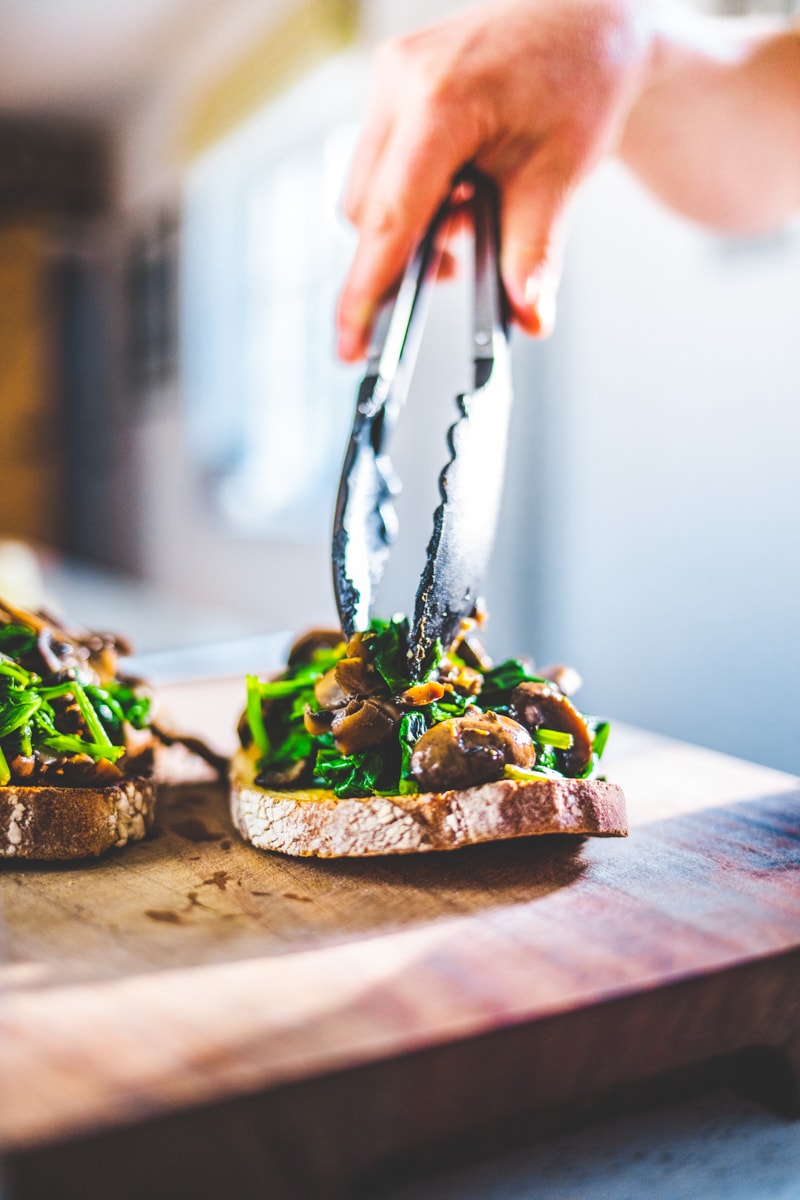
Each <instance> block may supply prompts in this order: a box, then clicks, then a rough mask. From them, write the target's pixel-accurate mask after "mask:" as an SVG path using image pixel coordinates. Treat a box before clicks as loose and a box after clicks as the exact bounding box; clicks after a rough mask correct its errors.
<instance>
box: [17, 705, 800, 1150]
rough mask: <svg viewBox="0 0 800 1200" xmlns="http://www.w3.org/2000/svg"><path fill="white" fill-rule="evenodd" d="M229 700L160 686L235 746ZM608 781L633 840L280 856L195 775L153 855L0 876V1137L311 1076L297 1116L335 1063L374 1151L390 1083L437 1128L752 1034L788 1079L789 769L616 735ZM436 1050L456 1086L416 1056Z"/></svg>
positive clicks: (794, 821)
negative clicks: (244, 829) (263, 846)
mask: <svg viewBox="0 0 800 1200" xmlns="http://www.w3.org/2000/svg"><path fill="white" fill-rule="evenodd" d="M242 694H243V693H242V687H241V684H239V683H238V682H237V683H236V685H235V686H228V685H223V684H215V685H211V684H209V685H204V686H203V687H201V688H192V689H187V690H184V691H181V690H175V691H173V693H172V694H171V695H170V697H169V701H170V703H171V705H172V706H173V709H174V711H175V714H176V719H180V720H181V721H182V722H183V723H184V724H188V725H191V726H193V727H194V728H195V729H197V730H198V731H200V732H204V733H206V734H211V736H212V739H213V737H214V735H215V732H216V741H217V745H218V746H219V748H222V749H224V748H226V747H225V742H226V738H229V730H230V729H231V728H232V725H233V715H234V713H235V710H236V708H237V707H238V704H239V702H240V700H241V696H242ZM607 769H608V773H609V777H610V778H613V779H614V780H615V781H616V782H619V783H620V784H621V785H622V786H623V787H624V789H625V792H626V795H627V799H628V807H629V817H630V824H631V835H630V837H629V838H628V839H627V840H622V841H619V840H615V839H614V840H604V839H603V840H600V839H597V840H594V839H570V838H567V837H548V838H541V839H521V840H519V841H515V842H509V843H500V844H492V845H484V846H476V847H471V848H468V849H465V850H460V851H457V852H454V853H450V854H436V853H434V854H428V855H424V856H420V857H415V856H411V857H402V858H395V859H367V860H335V861H318V860H305V859H291V858H286V857H283V856H281V855H276V854H269V853H262V852H260V851H257V850H255V849H253V848H252V847H250V846H247V845H245V844H243V843H242V842H241V840H240V839H239V838H238V836H237V835H236V833H235V831H234V830H233V828H232V825H231V822H230V818H229V815H228V811H227V804H226V797H225V793H224V790H223V789H222V788H220V787H219V786H215V785H213V784H209V783H204V782H201V781H199V780H198V781H195V782H190V783H184V784H180V785H175V786H171V787H168V788H166V789H165V790H164V792H163V795H162V798H161V801H160V810H159V814H158V817H157V825H156V832H155V836H154V837H153V838H152V839H150V840H148V841H146V842H143V843H139V844H136V845H132V846H130V847H127V848H125V849H124V850H121V851H119V852H114V853H113V854H111V855H110V856H108V857H106V858H104V859H101V860H99V861H93V862H91V863H88V864H80V865H46V866H37V865H33V864H31V865H27V866H23V865H14V864H4V865H3V867H2V871H0V894H1V895H2V905H3V916H4V930H3V962H2V966H1V967H0V974H1V976H2V986H3V996H2V1008H0V1138H2V1142H3V1145H4V1146H5V1147H6V1148H7V1149H9V1150H11V1151H24V1150H27V1149H30V1148H32V1147H37V1146H44V1145H53V1144H56V1143H64V1142H66V1141H68V1140H69V1139H73V1138H79V1137H85V1136H87V1135H88V1134H90V1133H91V1134H96V1133H97V1131H98V1130H103V1129H108V1130H111V1129H113V1128H115V1127H120V1128H122V1127H126V1126H133V1125H135V1124H136V1123H140V1122H144V1121H152V1120H153V1119H155V1118H157V1117H164V1116H166V1115H169V1114H184V1113H191V1111H194V1110H196V1111H197V1112H198V1114H199V1113H200V1112H201V1111H202V1109H201V1107H199V1106H209V1105H216V1104H219V1103H220V1102H223V1101H229V1102H233V1103H241V1102H243V1098H246V1097H249V1096H252V1097H262V1098H263V1097H264V1096H268V1095H269V1094H271V1093H275V1094H277V1093H278V1091H280V1090H281V1089H283V1091H282V1092H281V1094H282V1095H287V1096H288V1095H289V1093H288V1092H287V1091H286V1089H287V1088H288V1089H290V1091H291V1089H297V1088H300V1089H302V1088H303V1087H304V1086H307V1087H312V1086H316V1088H317V1091H316V1092H313V1093H312V1092H311V1091H309V1092H308V1093H307V1095H306V1099H305V1101H302V1102H301V1100H298V1101H297V1104H296V1105H295V1107H294V1108H293V1107H292V1104H291V1103H290V1102H289V1100H287V1101H286V1102H285V1104H283V1106H282V1110H281V1111H282V1114H283V1116H282V1120H283V1121H284V1123H286V1122H288V1121H289V1116H288V1115H287V1114H291V1113H292V1112H295V1113H298V1114H299V1113H300V1112H301V1111H303V1103H305V1104H306V1105H307V1106H308V1107H309V1110H311V1109H313V1105H314V1104H315V1103H317V1100H314V1099H313V1096H317V1097H319V1095H321V1094H322V1092H321V1091H320V1089H321V1088H323V1085H324V1086H327V1084H325V1081H326V1080H332V1079H334V1078H335V1077H337V1073H338V1074H341V1073H342V1072H349V1073H350V1077H351V1078H356V1077H359V1078H362V1077H363V1080H364V1088H365V1089H366V1091H364V1094H363V1095H361V1096H360V1101H359V1102H360V1103H361V1104H362V1107H364V1106H365V1105H366V1108H367V1109H369V1118H368V1119H369V1120H371V1121H372V1123H373V1124H374V1125H375V1129H374V1131H373V1135H372V1136H373V1145H374V1147H375V1149H376V1152H377V1149H378V1148H380V1150H381V1152H386V1153H388V1152H391V1151H393V1150H397V1149H398V1148H400V1145H401V1143H402V1138H401V1134H400V1128H401V1125H402V1123H400V1124H397V1123H395V1124H392V1121H391V1120H390V1116H389V1114H388V1111H387V1114H386V1116H385V1119H384V1120H380V1119H379V1118H380V1112H379V1109H380V1105H378V1106H377V1108H376V1105H375V1103H372V1104H371V1105H370V1103H368V1101H369V1098H370V1096H372V1097H373V1098H374V1097H375V1096H377V1095H378V1094H381V1085H382V1082H383V1083H384V1084H385V1083H386V1081H388V1080H389V1079H392V1080H393V1084H392V1087H393V1089H394V1091H393V1094H394V1093H396V1094H397V1095H403V1096H404V1097H405V1104H406V1111H407V1112H412V1111H414V1106H415V1105H416V1111H418V1112H419V1113H424V1112H430V1111H432V1106H433V1107H435V1108H436V1110H437V1121H436V1122H434V1124H435V1125H436V1128H437V1130H438V1131H439V1132H442V1131H444V1132H446V1133H454V1132H458V1129H459V1123H460V1122H461V1123H462V1124H463V1122H464V1121H465V1120H466V1115H465V1113H466V1111H469V1113H471V1115H472V1117H473V1118H475V1117H477V1116H479V1115H480V1113H481V1112H482V1111H483V1108H486V1109H487V1111H488V1109H489V1108H491V1110H492V1113H493V1114H494V1115H497V1114H498V1113H500V1115H502V1113H503V1112H507V1113H513V1111H514V1108H515V1105H518V1104H522V1103H523V1101H524V1102H525V1103H527V1102H528V1101H529V1099H530V1091H531V1087H535V1088H536V1089H538V1092H537V1095H538V1099H539V1101H540V1102H547V1101H548V1100H549V1099H552V1102H553V1103H556V1102H559V1103H560V1102H562V1101H564V1100H569V1099H571V1098H572V1099H574V1098H576V1097H579V1096H580V1095H581V1094H582V1093H584V1092H586V1093H589V1092H591V1091H592V1090H593V1089H596V1088H597V1087H600V1086H606V1085H607V1084H614V1083H624V1082H628V1081H630V1080H633V1079H635V1078H636V1077H646V1076H647V1075H648V1074H652V1073H653V1072H656V1071H663V1070H669V1069H671V1068H674V1067H678V1066H684V1065H687V1064H691V1063H692V1062H696V1061H700V1060H702V1059H703V1058H704V1057H711V1056H714V1055H722V1054H729V1053H737V1052H741V1051H745V1050H747V1049H748V1048H764V1049H766V1050H769V1051H772V1052H774V1053H775V1054H776V1056H779V1057H780V1059H781V1061H782V1063H783V1064H784V1067H785V1069H786V1070H788V1071H789V1072H793V1074H794V1079H795V1080H796V1079H797V1077H798V1075H800V1014H799V1013H798V1007H797V1002H796V999H794V995H795V990H796V978H797V971H798V964H799V963H800V958H798V945H799V944H800V887H798V880H799V878H800V840H799V838H798V834H799V833H800V787H799V783H798V780H797V779H795V778H793V777H790V776H787V775H784V774H781V773H779V772H775V771H771V770H768V769H766V768H763V767H758V766H754V765H752V764H748V763H745V762H741V761H738V760H735V759H731V758H728V757H725V756H722V755H719V754H715V753H712V752H710V751H707V750H703V749H700V748H697V747H692V746H688V745H685V744H682V743H678V742H674V741H669V740H667V739H664V738H660V737H656V736H654V735H650V734H645V733H641V732H637V731H634V730H630V729H626V728H624V727H620V726H616V727H615V728H614V731H613V734H612V739H611V742H610V745H609V751H608V765H607ZM792 980H794V983H793V982H792ZM620 1021H624V1030H625V1036H624V1038H621V1037H620V1026H619V1022H620ZM615 1022H617V1024H615ZM545 1034H546V1035H547V1036H546V1037H545ZM537 1039H538V1041H537ZM437 1048H438V1051H440V1052H441V1053H440V1055H439V1058H437V1059H436V1063H437V1064H438V1065H437V1066H436V1068H435V1070H436V1072H437V1073H441V1071H442V1069H443V1066H442V1064H443V1063H446V1064H449V1065H448V1066H447V1071H448V1080H449V1081H450V1083H451V1084H452V1082H453V1081H455V1080H457V1081H458V1087H457V1088H456V1089H455V1091H454V1090H453V1088H452V1086H446V1087H443V1086H442V1081H441V1079H440V1078H439V1076H438V1074H437V1077H436V1079H433V1078H431V1077H430V1076H429V1075H426V1070H428V1069H433V1068H425V1069H423V1067H421V1066H420V1064H424V1063H425V1062H428V1061H430V1062H433V1059H430V1060H428V1059H426V1058H425V1055H426V1054H428V1053H432V1052H433V1051H434V1050H437ZM529 1055H530V1056H531V1057H527V1056H529ZM354 1072H355V1073H356V1074H355V1075H354V1074H353V1073H354ZM358 1072H363V1076H358ZM415 1072H416V1074H415ZM403 1080H405V1083H403V1082H402V1081H403ZM437 1080H438V1082H437ZM492 1080H493V1081H494V1084H492V1082H491V1081H492ZM412 1081H413V1086H412ZM414 1088H417V1089H422V1091H421V1093H420V1094H418V1095H416V1096H415V1095H414V1094H413V1092H414ZM376 1089H378V1090H377V1091H376ZM397 1089H399V1091H398V1090H397ZM404 1089H405V1090H404ZM362 1090H363V1089H362ZM292 1094H294V1093H292ZM301 1094H302V1093H301ZM333 1094H334V1093H333V1092H330V1095H331V1096H333ZM482 1096H483V1098H482ZM526 1097H527V1099H525V1098H526ZM337 1103H338V1102H337ZM382 1103H383V1104H384V1106H386V1105H389V1108H391V1104H390V1103H389V1101H388V1100H387V1099H386V1098H384V1100H383V1101H382ZM482 1106H483V1107H482ZM458 1114H461V1116H460V1117H459V1115H458ZM272 1119H273V1120H274V1114H273V1118H272ZM299 1119H300V1118H299V1117H298V1120H299ZM420 1119H422V1118H420ZM199 1120H200V1117H199V1116H198V1121H199ZM328 1120H329V1121H330V1122H332V1123H333V1124H332V1125H331V1128H333V1125H335V1122H336V1117H335V1114H334V1111H333V1109H331V1111H330V1112H329V1113H328ZM365 1120H367V1118H366V1117H365ZM199 1127H200V1126H199V1125H198V1128H199ZM404 1128H405V1129H406V1133H405V1134H403V1135H402V1136H407V1137H410V1136H411V1134H410V1133H409V1132H408V1121H406V1126H404ZM431 1128H433V1126H432V1125H431V1124H430V1121H429V1124H428V1129H429V1130H430V1129H431ZM392 1129H394V1131H395V1133H394V1136H393V1135H392V1133H391V1130H392ZM296 1132H297V1131H295V1133H296ZM283 1136H285V1137H290V1132H287V1129H286V1128H284V1129H283ZM414 1136H419V1130H418V1131H417V1134H415V1135H414ZM345 1141H346V1139H345ZM342 1152H343V1151H342ZM353 1152H354V1153H355V1151H353ZM360 1153H361V1154H362V1155H364V1154H366V1153H367V1151H366V1150H365V1148H364V1147H363V1146H362V1147H361V1150H360Z"/></svg>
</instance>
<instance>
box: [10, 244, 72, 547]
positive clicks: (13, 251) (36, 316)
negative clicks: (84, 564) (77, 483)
mask: <svg viewBox="0 0 800 1200" xmlns="http://www.w3.org/2000/svg"><path fill="white" fill-rule="evenodd" d="M48 277H49V272H48V238H47V232H46V228H45V227H44V226H43V225H34V224H22V223H20V224H12V225H8V226H5V227H3V228H0V413H2V436H0V535H4V536H5V535H13V536H15V537H22V538H28V539H32V540H35V541H39V542H45V543H50V544H55V545H57V544H59V543H60V542H61V540H62V534H63V529H62V518H63V511H64V465H65V464H64V454H63V444H64V437H63V427H62V420H61V415H60V411H59V408H60V406H59V402H58V394H57V388H56V386H55V380H54V364H53V359H54V353H55V344H56V334H55V328H54V325H55V314H54V312H53V307H52V303H51V297H50V296H49V294H48Z"/></svg>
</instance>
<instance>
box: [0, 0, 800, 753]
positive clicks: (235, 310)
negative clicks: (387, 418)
mask: <svg viewBox="0 0 800 1200" xmlns="http://www.w3.org/2000/svg"><path fill="white" fill-rule="evenodd" d="M460 7H462V5H461V4H459V3H454V2H445V0H424V3H423V2H422V0H403V3H400V0H358V2H357V0H257V2H253V0H115V3H114V4H108V3H106V2H105V0H3V4H2V6H1V7H0V412H2V419H3V435H4V436H3V437H2V438H1V439H0V536H2V538H3V539H5V541H4V542H3V544H2V545H0V586H2V587H3V588H6V589H11V590H12V591H14V592H15V594H16V595H17V597H18V598H19V599H21V600H22V601H23V602H26V601H28V602H36V601H38V600H39V599H42V598H43V599H44V600H45V601H46V602H47V603H50V604H54V605H56V606H57V607H59V608H60V609H61V610H62V611H63V612H66V613H67V614H68V615H69V616H71V617H72V618H74V619H75V620H76V621H78V622H81V623H84V624H90V625H95V626H109V625H113V626H116V627H117V628H119V629H121V630H125V631H126V632H128V633H130V634H131V635H132V636H133V638H134V640H135V641H136V643H137V645H138V647H139V649H140V650H142V651H145V652H149V653H150V654H151V655H155V654H157V653H162V654H166V653H167V652H170V653H171V652H173V651H177V652H181V651H183V652H185V653H187V654H191V653H192V652H193V651H192V648H193V647H196V646H198V645H200V646H203V645H205V644H207V643H213V642H223V643H225V645H226V646H228V647H233V646H238V647H239V651H240V652H241V651H242V650H244V657H247V655H248V654H249V655H251V656H252V655H255V653H256V646H257V645H262V643H260V642H259V639H263V638H264V637H265V636H266V637H267V638H268V637H269V635H273V634H275V633H282V632H284V631H290V630H302V629H304V628H305V627H307V626H310V625H312V624H318V623H323V624H328V623H332V622H334V620H335V610H334V605H333V594H332V588H331V583H330V545H329V538H330V524H331V515H332V508H333V499H334V492H335V487H336V481H337V477H338V472H339V468H340V464H341V458H342V454H343V450H344V444H345V439H346V435H347V430H348V426H349V421H350V418H351V410H352V405H353V399H354V389H355V385H356V381H357V377H358V372H357V371H356V372H354V371H353V370H352V369H348V368H344V367H342V366H340V365H338V364H337V363H336V361H335V358H334V354H333V305H334V301H335V297H336V293H337V290H338V288H339V286H340V284H341V281H342V279H343V275H344V271H345V269H346V265H347V262H348V259H349V256H350V254H351V252H352V248H353V239H352V235H351V233H350V231H349V230H348V229H347V227H346V225H345V224H344V222H343V221H342V220H341V218H340V216H339V214H338V200H339V196H340V192H341V187H342V182H343V179H344V177H345V175H346V171H347V164H348V159H349V156H350V154H351V151H352V147H353V144H354V140H355V137H356V134H357V130H358V124H359V120H360V118H361V116H362V113H363V106H364V96H365V84H366V79H367V69H368V61H369V52H370V48H371V47H372V46H373V45H374V43H375V42H376V41H377V40H378V39H380V38H382V37H384V36H386V35H389V34H394V33H397V32H400V31H402V30H405V29H408V28H411V27H414V26H415V25H419V24H422V23H424V22H427V21H430V20H431V19H432V18H434V17H435V16H437V15H442V14H445V13H447V12H452V11H454V10H457V9H458V8H460ZM702 7H704V8H706V9H709V10H710V11H723V10H725V11H737V12H744V11H762V12H766V13H772V14H784V15H785V14H787V13H789V12H792V11H794V7H795V6H794V5H792V4H786V3H784V4H780V3H778V2H774V3H761V4H756V3H751V4H747V3H741V4H730V3H729V4H727V5H722V4H712V3H707V4H704V5H702ZM468 304H469V300H468V297H467V295H466V293H465V289H464V287H463V286H462V285H459V284H448V285H446V286H443V287H442V288H441V289H440V290H439V293H438V294H437V297H436V300H435V303H434V308H433V312H432V316H431V320H430V324H429V329H428V334H427V339H426V342H425V345H424V346H423V350H422V354H421V357H420V363H419V368H418V372H417V377H416V380H415V384H414V387H413V389H412V394H411V396H410V399H409V403H408V407H407V409H406V413H405V415H404V420H403V422H402V423H401V426H400V429H399V430H398V437H397V446H396V454H395V455H394V457H395V458H396V461H397V465H398V467H399V470H400V474H401V476H402V478H403V480H404V482H405V490H404V493H403V496H402V498H401V501H400V516H401V521H402V529H403V533H402V536H401V540H400V544H399V545H398V547H397V551H396V553H395V555H394V558H393V560H392V564H391V567H390V569H389V572H388V573H387V577H386V581H385V586H384V589H383V596H382V603H381V608H382V612H383V614H384V615H386V614H388V613H389V612H391V611H394V610H404V611H408V610H409V609H410V607H411V605H412V604H413V596H414V592H415V589H416V581H417V577H418V575H419V572H420V569H421V566H422V558H423V554H424V547H425V543H426V542H427V538H428V535H429V532H430V523H431V513H432V510H433V507H434V504H435V501H436V475H437V473H438V470H439V468H440V467H441V465H442V464H443V462H444V456H445V449H444V431H445V429H446V426H447V424H448V423H449V421H450V420H452V417H453V414H454V410H453V404H452V401H453V396H454V394H455V392H456V391H457V390H458V389H459V388H461V387H464V386H466V385H467V382H468V377H469V376H468V363H467V359H466V353H467V323H466V322H467V312H468ZM799 313H800V231H799V230H798V228H797V227H794V228H790V229H786V230H782V231H779V232H776V233H775V234H773V235H771V236H769V237H763V238H757V239H752V238H748V239H744V238H742V239H736V238H729V237H719V236H716V235H713V234H710V233H708V232H705V231H702V230H700V229H698V228H696V227H694V226H692V225H689V224H687V223H686V222H684V221H682V220H679V219H678V218H676V217H674V216H672V215H670V214H669V213H668V212H666V211H665V210H664V209H663V208H661V207H660V206H659V205H658V204H656V203H655V202H654V201H653V200H652V199H651V198H649V197H648V196H647V195H646V194H645V193H644V192H643V191H642V190H641V189H640V188H639V187H638V185H637V184H636V183H635V182H634V181H632V180H631V178H630V177H628V176H627V175H626V174H625V173H624V172H623V171H622V170H621V169H620V168H619V167H616V166H613V165H609V166H605V167H603V168H602V169H601V170H600V171H599V172H598V173H597V174H596V175H595V176H594V177H593V178H592V180H591V181H590V182H589V183H588V185H587V186H586V187H585V189H584V191H583V193H582V195H581V196H580V198H579V201H578V204H577V205H576V208H575V212H574V215H573V220H572V238H571V242H570V245H569V252H568V259H567V270H566V276H565V282H564V287H563V292H562V298H561V309H560V320H559V326H558V330H557V333H556V334H555V336H554V337H553V338H552V339H551V340H550V341H549V342H547V343H546V344H535V343H532V342H528V341H525V340H524V339H522V338H515V341H514V356H515V379H516V409H515V416H514V423H515V425H514V429H513V431H512V439H511V453H510V458H509V465H508V474H507V485H506V496H505V503H504V513H503V519H502V522H501V529H500V534H499V538H498V544H497V549H496V554H495V561H494V565H493V569H492V571H491V574H490V577H489V578H488V579H487V581H486V586H485V594H486V601H487V605H488V608H489V611H490V615H491V621H490V624H489V627H488V631H487V642H488V644H489V647H490V649H491V650H492V651H493V653H494V654H495V655H496V656H498V657H499V656H505V655H510V654H513V655H518V654H522V653H524V654H527V655H530V656H532V657H534V658H535V660H536V661H538V662H540V663H544V662H546V661H551V662H552V661H555V660H559V661H565V662H570V663H572V664H574V665H575V666H576V667H577V668H578V669H579V670H580V671H581V673H582V674H583V676H584V678H585V681H586V682H585V688H584V691H583V693H581V697H580V699H581V701H582V706H583V707H584V708H587V709H589V710H595V711H600V712H602V713H604V714H608V715H611V716H613V717H617V718H621V719H624V720H627V721H630V722H632V723H635V724H638V725H642V726H645V727H649V728H652V729H656V730H659V731H662V732H665V733H668V734H672V735H676V736H679V737H682V738H684V739H687V740H689V741H693V742H698V743H702V744H705V745H708V746H712V747H715V748H717V749H720V750H724V751H728V752H730V753H734V754H737V755H740V756H741V757H745V758H751V759H754V760H756V761H760V762H763V763H767V764H769V765H772V766H775V767H780V768H783V769H786V770H791V771H796V772H798V771H800V720H799V719H798V714H799V713H800V636H799V635H798V613H800V470H799V469H798V446H799V445H800V336H798V314H799ZM26 546H27V547H30V546H32V547H33V548H34V550H35V556H34V558H33V559H31V557H30V556H29V555H28V554H27V553H26V550H25V547H26ZM264 644H266V643H264ZM269 645H272V643H271V642H270V643H269ZM262 650H263V645H262ZM270 652H271V651H270ZM227 653H228V652H227V651H226V654H227ZM230 654H231V657H229V658H225V654H223V655H222V658H221V659H220V656H219V654H218V655H217V658H216V659H215V660H214V661H215V665H216V666H219V665H220V662H222V663H223V665H224V664H225V663H227V664H228V665H229V667H230V669H231V670H237V671H238V670H244V669H245V668H250V669H258V667H259V666H260V665H261V664H259V663H258V662H256V661H255V659H254V657H251V658H250V659H249V661H239V660H237V661H235V662H234V659H235V657H236V656H235V655H234V653H233V650H231V651H230ZM242 657H243V656H242V653H239V659H241V658H242ZM212 658H213V655H212V654H211V652H210V651H209V652H207V653H206V654H205V655H202V654H201V655H200V656H199V659H198V657H197V656H196V655H195V660H194V662H195V665H194V667H193V668H192V669H193V670H195V672H198V668H197V662H198V661H199V663H200V668H199V673H202V670H203V664H205V665H206V666H207V665H208V664H209V663H211V661H212ZM174 661H175V662H176V663H179V658H176V659H175V660H174ZM183 662H184V667H183V668H181V667H180V665H178V666H175V667H174V668H173V670H174V671H176V672H178V673H180V670H181V669H184V670H188V669H189V668H188V667H187V665H186V664H187V663H188V662H189V659H188V658H185V659H184V660H183ZM266 665H270V664H266ZM167 673H169V671H168V670H167Z"/></svg>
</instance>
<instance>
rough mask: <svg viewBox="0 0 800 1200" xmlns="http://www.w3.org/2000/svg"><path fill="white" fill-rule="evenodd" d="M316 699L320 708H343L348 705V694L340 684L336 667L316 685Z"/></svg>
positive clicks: (321, 677) (326, 673) (322, 676)
mask: <svg viewBox="0 0 800 1200" xmlns="http://www.w3.org/2000/svg"><path fill="white" fill-rule="evenodd" d="M314 697H315V699H316V701H317V704H318V705H319V707H320V708H341V706H342V705H343V704H346V703H347V699H348V696H347V693H346V692H345V691H344V690H343V688H342V686H341V684H340V683H339V678H338V675H337V672H336V667H331V669H330V671H326V672H325V674H324V675H321V676H320V677H319V679H318V680H317V682H316V683H315V684H314Z"/></svg>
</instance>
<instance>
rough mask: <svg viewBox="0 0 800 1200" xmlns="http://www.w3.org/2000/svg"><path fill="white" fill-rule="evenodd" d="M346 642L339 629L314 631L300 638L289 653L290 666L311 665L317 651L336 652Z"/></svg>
mask: <svg viewBox="0 0 800 1200" xmlns="http://www.w3.org/2000/svg"><path fill="white" fill-rule="evenodd" d="M343 642H344V638H343V637H342V633H341V630H339V629H312V630H310V631H309V632H308V633H304V634H303V636H302V637H300V638H298V639H297V641H296V642H295V643H294V645H293V646H292V648H291V650H290V651H289V666H290V667H296V666H298V665H299V664H300V663H309V662H311V659H312V658H313V657H314V653H315V651H317V650H335V649H336V647H337V646H341V645H342V643H343Z"/></svg>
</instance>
